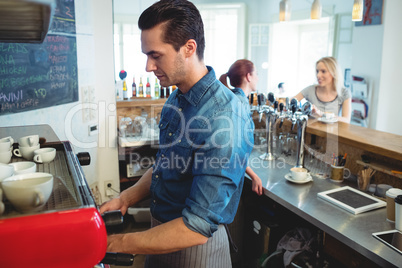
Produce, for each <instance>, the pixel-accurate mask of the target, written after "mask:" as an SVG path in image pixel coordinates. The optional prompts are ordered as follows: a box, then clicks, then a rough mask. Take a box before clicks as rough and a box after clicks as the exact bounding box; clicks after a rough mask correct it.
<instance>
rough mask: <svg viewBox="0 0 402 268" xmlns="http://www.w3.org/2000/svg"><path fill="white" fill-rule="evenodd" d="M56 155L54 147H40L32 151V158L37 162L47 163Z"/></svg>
mask: <svg viewBox="0 0 402 268" xmlns="http://www.w3.org/2000/svg"><path fill="white" fill-rule="evenodd" d="M55 157H56V149H55V148H50V147H49V148H42V149H37V150H35V151H34V157H33V160H34V161H35V162H37V163H49V162H52V161H53V159H54V158H55Z"/></svg>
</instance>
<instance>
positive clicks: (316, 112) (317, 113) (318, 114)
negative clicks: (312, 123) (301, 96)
mask: <svg viewBox="0 0 402 268" xmlns="http://www.w3.org/2000/svg"><path fill="white" fill-rule="evenodd" d="M311 113H312V115H313V116H315V117H321V116H322V115H323V114H324V113H323V112H322V111H320V110H319V109H318V108H317V106H315V105H314V104H313V105H312V106H311Z"/></svg>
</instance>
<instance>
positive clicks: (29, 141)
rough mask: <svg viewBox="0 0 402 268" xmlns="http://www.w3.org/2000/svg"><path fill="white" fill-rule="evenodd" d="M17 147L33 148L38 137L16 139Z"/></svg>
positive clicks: (36, 143) (30, 136) (37, 141)
mask: <svg viewBox="0 0 402 268" xmlns="http://www.w3.org/2000/svg"><path fill="white" fill-rule="evenodd" d="M18 144H19V146H22V147H33V146H36V145H38V144H39V135H29V136H25V137H21V138H19V139H18Z"/></svg>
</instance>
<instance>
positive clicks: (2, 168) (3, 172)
mask: <svg viewBox="0 0 402 268" xmlns="http://www.w3.org/2000/svg"><path fill="white" fill-rule="evenodd" d="M13 174H14V168H13V167H12V166H10V165H7V164H3V163H0V189H1V182H2V181H3V180H4V179H6V178H8V177H11V176H12V175H13ZM0 201H1V198H0Z"/></svg>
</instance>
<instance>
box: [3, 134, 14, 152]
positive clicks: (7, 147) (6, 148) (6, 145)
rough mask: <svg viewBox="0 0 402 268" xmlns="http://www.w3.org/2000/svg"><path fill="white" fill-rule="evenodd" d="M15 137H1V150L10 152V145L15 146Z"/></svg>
mask: <svg viewBox="0 0 402 268" xmlns="http://www.w3.org/2000/svg"><path fill="white" fill-rule="evenodd" d="M13 144H14V139H13V138H11V137H6V138H2V139H0V152H8V151H9V150H10V147H11V146H13Z"/></svg>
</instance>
